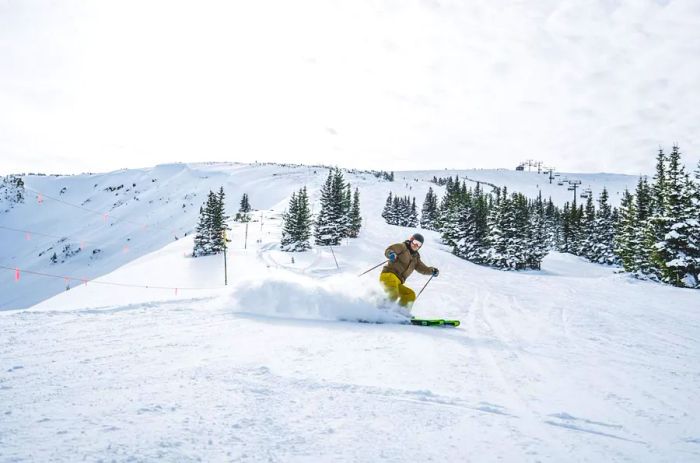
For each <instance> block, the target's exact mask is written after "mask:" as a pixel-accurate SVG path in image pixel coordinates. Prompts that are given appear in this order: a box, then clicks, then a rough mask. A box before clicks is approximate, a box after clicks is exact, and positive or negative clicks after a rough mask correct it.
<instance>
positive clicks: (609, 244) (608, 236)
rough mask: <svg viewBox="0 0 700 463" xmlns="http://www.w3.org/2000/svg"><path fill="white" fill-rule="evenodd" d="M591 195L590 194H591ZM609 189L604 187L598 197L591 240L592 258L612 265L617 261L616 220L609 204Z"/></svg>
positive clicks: (600, 262) (597, 261) (594, 260)
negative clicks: (615, 245) (615, 244)
mask: <svg viewBox="0 0 700 463" xmlns="http://www.w3.org/2000/svg"><path fill="white" fill-rule="evenodd" d="M589 197H590V196H589ZM608 198H609V196H608V190H607V189H606V188H603V191H602V192H601V193H600V197H599V199H598V210H597V211H596V214H595V221H594V224H593V237H592V239H591V240H590V242H591V250H590V253H589V255H590V257H589V258H590V260H591V261H593V262H596V263H599V264H608V265H612V264H614V263H616V262H617V260H618V259H617V258H616V257H615V249H614V237H615V222H614V218H613V211H612V208H611V207H610V204H608Z"/></svg>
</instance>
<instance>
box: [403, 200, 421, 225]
mask: <svg viewBox="0 0 700 463" xmlns="http://www.w3.org/2000/svg"><path fill="white" fill-rule="evenodd" d="M406 226H407V227H411V228H416V227H417V226H418V209H417V207H416V198H415V196H414V197H413V201H412V202H411V211H410V212H409V215H408V225H406Z"/></svg>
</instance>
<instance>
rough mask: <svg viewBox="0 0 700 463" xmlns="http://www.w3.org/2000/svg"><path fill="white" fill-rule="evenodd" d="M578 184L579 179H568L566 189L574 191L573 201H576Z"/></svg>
mask: <svg viewBox="0 0 700 463" xmlns="http://www.w3.org/2000/svg"><path fill="white" fill-rule="evenodd" d="M565 181H566V180H565ZM580 185H581V180H570V181H569V188H568V190H569V191H573V192H574V203H576V190H577V189H578V188H579V186H580ZM572 204H573V203H572Z"/></svg>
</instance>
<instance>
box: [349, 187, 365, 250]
mask: <svg viewBox="0 0 700 463" xmlns="http://www.w3.org/2000/svg"><path fill="white" fill-rule="evenodd" d="M361 228H362V214H361V213H360V190H359V189H358V188H355V193H354V195H353V199H352V208H351V209H350V228H349V235H348V236H349V237H350V238H357V237H358V236H359V235H360V229H361Z"/></svg>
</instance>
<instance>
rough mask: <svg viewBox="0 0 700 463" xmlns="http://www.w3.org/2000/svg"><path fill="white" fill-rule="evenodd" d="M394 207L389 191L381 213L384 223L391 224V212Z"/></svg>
mask: <svg viewBox="0 0 700 463" xmlns="http://www.w3.org/2000/svg"><path fill="white" fill-rule="evenodd" d="M393 207H394V199H393V197H392V195H391V191H390V192H389V196H388V197H387V198H386V204H384V210H383V211H382V217H383V218H384V220H385V221H386V223H389V224H390V223H391V222H390V220H391V210H392V208H393Z"/></svg>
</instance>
